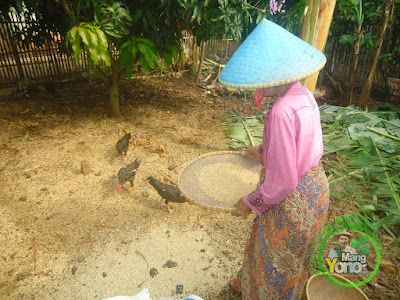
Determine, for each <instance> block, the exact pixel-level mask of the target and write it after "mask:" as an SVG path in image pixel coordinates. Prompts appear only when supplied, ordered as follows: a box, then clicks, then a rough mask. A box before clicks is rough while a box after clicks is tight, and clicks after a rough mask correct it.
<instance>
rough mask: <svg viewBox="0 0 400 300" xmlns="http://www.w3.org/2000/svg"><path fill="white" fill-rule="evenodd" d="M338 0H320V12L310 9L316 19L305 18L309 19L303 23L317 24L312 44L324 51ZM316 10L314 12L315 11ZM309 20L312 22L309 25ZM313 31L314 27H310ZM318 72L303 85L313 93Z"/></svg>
mask: <svg viewBox="0 0 400 300" xmlns="http://www.w3.org/2000/svg"><path fill="white" fill-rule="evenodd" d="M309 2H310V3H311V2H313V4H314V5H315V4H317V2H318V1H315V0H310V1H309ZM335 5H336V0H319V7H318V13H317V14H315V11H316V8H315V7H313V9H312V11H310V10H308V11H307V14H313V16H315V18H316V19H315V20H311V18H307V17H306V18H305V19H306V20H307V21H306V22H305V23H304V24H303V26H311V25H310V24H315V26H314V34H313V36H312V37H310V39H311V40H312V42H311V45H312V46H314V47H315V48H317V49H318V50H320V51H322V52H324V49H325V45H326V40H327V39H328V33H329V27H330V26H331V22H332V17H333V11H334V9H335ZM313 12H314V13H313ZM308 22H311V23H310V24H308V25H307V23H308ZM310 31H311V32H312V31H313V29H312V28H310ZM318 75H319V72H318V73H315V74H314V75H312V76H310V77H307V78H306V79H305V80H304V83H303V85H304V86H305V87H306V88H308V89H309V90H310V91H311V92H312V93H313V92H314V90H315V86H316V85H317V79H318Z"/></svg>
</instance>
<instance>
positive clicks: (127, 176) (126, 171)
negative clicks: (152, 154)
mask: <svg viewBox="0 0 400 300" xmlns="http://www.w3.org/2000/svg"><path fill="white" fill-rule="evenodd" d="M140 162H141V160H140V159H138V158H136V159H135V161H134V162H133V163H131V164H130V165H127V166H125V167H122V168H121V169H120V170H119V171H118V180H119V181H118V185H117V192H119V191H120V190H121V189H122V186H123V185H124V183H125V182H127V181H129V182H130V183H131V186H130V188H129V191H130V193H131V194H132V189H133V180H134V179H135V175H136V173H137V171H138V168H139V166H140Z"/></svg>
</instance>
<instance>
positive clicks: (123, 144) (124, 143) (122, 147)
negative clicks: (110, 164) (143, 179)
mask: <svg viewBox="0 0 400 300" xmlns="http://www.w3.org/2000/svg"><path fill="white" fill-rule="evenodd" d="M131 137H132V136H131V133H130V132H129V133H125V135H124V136H123V137H122V138H121V139H120V140H119V141H118V142H117V145H116V146H117V151H118V157H121V155H122V153H124V154H125V155H126V151H128V147H129V140H130V139H131Z"/></svg>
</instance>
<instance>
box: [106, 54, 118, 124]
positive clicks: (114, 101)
mask: <svg viewBox="0 0 400 300" xmlns="http://www.w3.org/2000/svg"><path fill="white" fill-rule="evenodd" d="M111 68H112V74H111V80H110V90H109V92H110V94H109V100H110V112H111V115H112V116H120V115H121V110H120V108H119V84H118V83H119V73H120V72H119V67H118V65H117V64H116V62H115V61H114V60H111Z"/></svg>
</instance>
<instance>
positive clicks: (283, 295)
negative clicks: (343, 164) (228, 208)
mask: <svg viewBox="0 0 400 300" xmlns="http://www.w3.org/2000/svg"><path fill="white" fill-rule="evenodd" d="M328 206H329V185H328V180H327V178H326V176H325V172H324V169H323V167H322V165H321V164H319V165H318V166H317V167H315V168H313V169H311V170H310V171H309V172H308V173H307V174H306V175H304V176H303V177H301V178H300V179H299V184H298V186H297V188H296V190H295V191H294V192H292V193H291V194H289V195H288V196H287V197H286V198H285V199H284V200H283V201H282V202H281V203H279V204H278V205H276V206H274V207H272V208H271V209H270V210H268V211H267V212H266V213H265V214H264V215H262V216H257V217H256V218H255V220H254V224H253V226H252V228H251V231H250V236H249V239H248V241H247V244H246V249H245V254H244V260H243V268H242V270H241V272H240V273H239V278H240V280H239V281H240V289H241V292H242V296H243V299H259V300H266V299H268V300H270V299H279V300H282V299H300V298H301V295H302V293H303V288H304V285H305V282H306V280H307V275H308V272H307V270H308V266H309V258H310V244H311V242H312V241H313V239H314V238H315V236H316V234H317V233H318V232H319V231H320V230H321V229H322V228H323V227H324V225H325V221H326V219H327V215H328Z"/></svg>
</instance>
